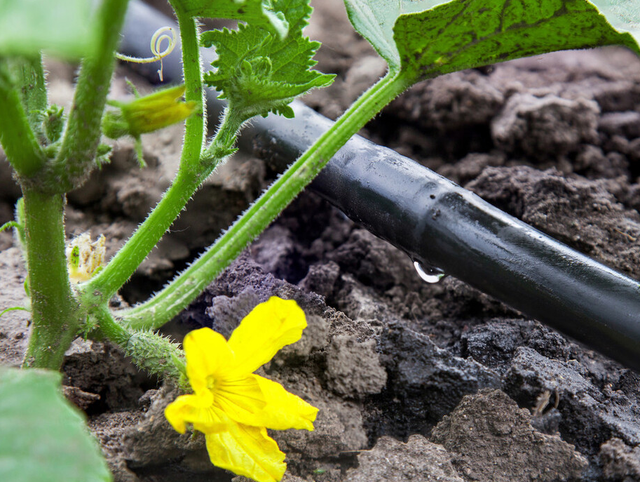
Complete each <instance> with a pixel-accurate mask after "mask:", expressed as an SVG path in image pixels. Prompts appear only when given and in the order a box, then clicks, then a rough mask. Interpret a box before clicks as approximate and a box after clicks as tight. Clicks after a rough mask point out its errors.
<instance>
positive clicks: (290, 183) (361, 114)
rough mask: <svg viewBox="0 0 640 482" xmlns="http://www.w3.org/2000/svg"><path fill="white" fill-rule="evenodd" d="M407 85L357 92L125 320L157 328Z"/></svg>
mask: <svg viewBox="0 0 640 482" xmlns="http://www.w3.org/2000/svg"><path fill="white" fill-rule="evenodd" d="M409 85H410V84H409V83H408V82H406V81H404V80H403V79H397V78H396V77H395V76H394V75H392V74H388V75H387V76H386V77H384V78H383V79H382V80H380V82H378V83H377V84H376V85H374V86H373V87H372V88H371V89H369V90H368V91H367V92H365V94H363V95H362V96H361V97H360V98H359V99H358V100H357V101H356V102H355V103H354V104H353V105H352V106H351V108H350V109H349V110H348V111H347V112H345V114H344V115H343V116H342V117H341V118H340V119H338V121H337V122H336V123H335V124H334V125H333V126H332V127H331V129H329V130H328V131H327V132H326V133H325V134H323V135H322V136H321V137H320V138H319V139H318V140H317V141H316V142H315V143H314V145H313V146H311V147H310V148H309V149H308V150H307V152H305V153H304V154H303V155H302V157H300V159H298V161H296V162H295V163H294V164H293V165H292V166H291V167H290V168H289V169H288V170H287V171H286V172H285V173H284V174H283V175H282V176H281V177H280V178H279V179H278V180H277V181H276V182H275V183H274V184H273V185H272V186H271V187H270V188H269V189H268V190H267V191H266V192H265V193H263V194H262V196H260V198H258V199H257V200H256V202H255V203H254V204H253V205H252V206H251V207H250V208H249V210H248V211H247V212H245V213H244V215H243V216H242V217H240V218H239V219H238V220H237V221H236V222H235V223H234V225H233V226H232V227H231V228H230V229H229V230H228V231H227V232H226V233H225V234H224V235H223V236H222V237H220V239H218V241H216V243H215V244H214V245H212V246H211V247H210V248H209V249H208V250H207V251H206V252H205V253H204V254H203V255H202V256H201V257H200V258H199V259H198V260H197V261H196V262H195V263H193V264H192V265H191V266H190V267H189V268H188V269H187V270H186V271H184V272H183V273H182V274H180V276H178V277H177V278H175V279H174V280H173V281H172V282H171V283H170V284H169V285H168V286H167V287H165V288H164V289H163V290H162V291H161V292H160V293H158V294H157V295H156V296H154V297H153V298H152V299H150V300H149V301H147V302H145V303H143V304H141V305H139V306H137V307H135V308H132V309H130V310H126V311H124V312H122V313H121V315H122V319H123V321H124V322H125V323H127V324H128V325H130V326H133V327H139V328H142V327H144V328H158V327H160V326H162V325H163V324H164V323H166V322H167V321H169V320H170V319H171V318H172V317H173V316H175V315H176V314H177V313H179V312H180V311H181V310H182V309H184V308H186V306H187V305H188V304H189V303H190V302H191V301H193V300H194V299H195V297H196V296H197V295H198V294H199V293H200V292H201V291H202V290H203V289H204V288H205V287H206V286H207V284H209V283H210V282H211V281H213V279H215V277H216V276H217V275H218V274H220V272H221V271H222V270H223V269H224V268H225V267H227V266H228V265H229V264H230V263H231V261H233V260H234V259H235V258H236V257H237V256H238V255H239V254H240V252H241V251H242V250H243V249H244V248H245V247H246V246H247V245H248V244H249V243H250V242H251V241H252V240H253V239H254V238H255V237H256V236H257V235H259V234H260V233H261V232H262V231H263V230H264V229H266V227H267V226H268V225H269V223H271V221H272V220H273V219H274V218H275V217H276V216H277V215H278V214H280V212H282V210H283V209H284V208H285V207H286V206H287V205H288V204H289V203H290V202H291V201H292V200H293V199H294V198H295V197H296V196H297V195H298V194H299V193H300V191H302V189H304V187H305V186H306V185H307V184H309V182H311V180H312V179H313V178H314V177H315V176H316V175H317V174H318V172H320V170H321V169H322V168H323V167H324V166H325V165H326V164H327V163H328V162H329V160H330V159H331V157H332V156H333V155H334V154H335V153H336V152H337V151H338V149H340V147H342V146H343V145H344V143H345V142H347V140H349V138H350V137H351V136H352V135H354V134H355V133H356V132H358V130H360V129H361V128H362V127H363V126H364V125H365V124H366V123H367V122H368V121H369V120H370V119H371V118H373V116H374V115H376V114H377V113H378V112H379V111H380V110H381V109H382V108H383V107H384V106H385V105H387V104H388V103H389V102H390V101H391V100H393V99H394V98H395V97H396V96H397V95H398V94H400V93H401V92H402V91H404V90H405V89H406V88H407V87H408V86H409Z"/></svg>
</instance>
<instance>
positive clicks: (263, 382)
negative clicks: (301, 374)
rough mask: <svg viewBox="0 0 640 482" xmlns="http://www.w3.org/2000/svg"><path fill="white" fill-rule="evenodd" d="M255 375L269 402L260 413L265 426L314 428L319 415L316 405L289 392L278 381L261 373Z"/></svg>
mask: <svg viewBox="0 0 640 482" xmlns="http://www.w3.org/2000/svg"><path fill="white" fill-rule="evenodd" d="M253 376H254V377H255V378H256V381H257V382H258V385H259V386H260V390H261V391H262V393H263V394H264V397H265V400H266V402H267V403H266V405H265V407H264V409H263V410H262V413H260V414H258V415H259V419H260V421H261V422H262V425H263V426H265V427H267V428H271V429H275V430H287V429H290V428H296V429H306V430H313V422H314V420H315V419H316V416H317V415H318V409H317V408H316V407H314V406H313V405H309V404H308V403H307V402H305V401H304V400H303V399H302V398H300V397H298V396H297V395H294V394H293V393H289V392H288V391H286V390H285V389H284V387H283V386H282V385H280V384H279V383H277V382H274V381H272V380H268V379H266V378H264V377H261V376H259V375H253Z"/></svg>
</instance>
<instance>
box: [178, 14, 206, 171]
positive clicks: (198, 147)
mask: <svg viewBox="0 0 640 482" xmlns="http://www.w3.org/2000/svg"><path fill="white" fill-rule="evenodd" d="M176 14H177V16H178V25H179V27H180V40H181V41H182V69H183V72H184V85H185V93H184V97H185V100H186V101H187V102H195V103H196V105H197V106H198V108H197V110H196V114H195V115H192V116H191V117H189V118H188V119H187V120H186V122H185V135H184V146H183V147H182V156H181V158H180V165H181V167H186V166H196V165H197V164H198V161H199V160H200V154H201V152H202V146H203V144H204V139H205V127H206V125H205V119H206V118H207V117H206V116H207V112H206V103H205V102H204V89H203V88H202V64H201V62H200V46H199V43H198V27H197V24H196V20H195V19H194V18H192V17H190V16H187V15H184V14H181V13H180V11H179V10H176Z"/></svg>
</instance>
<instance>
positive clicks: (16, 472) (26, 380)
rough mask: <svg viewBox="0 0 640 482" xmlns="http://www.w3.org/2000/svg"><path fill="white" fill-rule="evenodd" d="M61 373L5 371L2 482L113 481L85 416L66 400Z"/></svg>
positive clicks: (0, 419)
mask: <svg viewBox="0 0 640 482" xmlns="http://www.w3.org/2000/svg"><path fill="white" fill-rule="evenodd" d="M61 378H62V376H61V375H60V373H57V372H51V371H45V370H18V369H12V368H3V369H0V480H2V481H11V482H40V481H47V482H106V481H110V480H112V478H111V474H110V473H109V470H108V469H107V465H106V463H105V460H104V459H103V458H102V456H101V454H100V449H99V447H98V445H97V443H96V441H95V439H94V438H93V437H92V436H91V434H90V433H89V432H88V430H87V427H86V425H85V422H84V417H83V416H82V415H81V414H80V412H79V411H78V410H77V409H75V408H74V407H72V406H71V404H70V403H69V402H68V401H67V400H66V399H65V398H64V397H63V396H62V392H61V390H60V380H61Z"/></svg>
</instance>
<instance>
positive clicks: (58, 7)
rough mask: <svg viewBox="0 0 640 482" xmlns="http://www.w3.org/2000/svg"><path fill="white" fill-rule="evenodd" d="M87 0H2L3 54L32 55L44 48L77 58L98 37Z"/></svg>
mask: <svg viewBox="0 0 640 482" xmlns="http://www.w3.org/2000/svg"><path fill="white" fill-rule="evenodd" d="M91 3H92V2H89V1H87V0H55V1H44V2H43V1H42V0H0V55H26V56H32V55H34V54H37V53H38V52H39V51H41V50H47V51H50V52H53V53H55V54H58V55H61V56H64V57H69V58H77V57H81V56H83V55H86V54H88V53H90V52H91V51H92V50H93V48H94V46H95V41H96V36H95V34H94V32H93V31H92V29H91V13H92V12H91Z"/></svg>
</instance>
